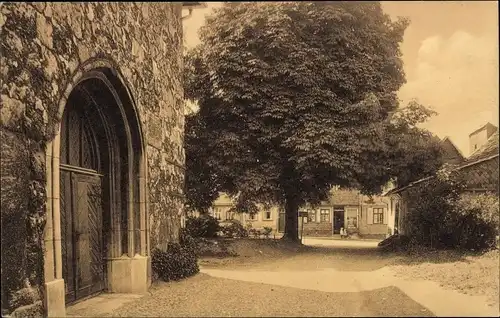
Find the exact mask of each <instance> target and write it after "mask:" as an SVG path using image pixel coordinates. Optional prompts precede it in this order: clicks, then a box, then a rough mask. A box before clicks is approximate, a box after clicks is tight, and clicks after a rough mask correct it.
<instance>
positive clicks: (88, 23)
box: [0, 2, 184, 317]
mask: <svg viewBox="0 0 500 318" xmlns="http://www.w3.org/2000/svg"><path fill="white" fill-rule="evenodd" d="M182 6H183V4H182V3H181V2H179V3H161V2H156V3H120V2H115V3H112V2H107V3H99V2H94V3H69V2H67V3H64V2H47V3H21V2H19V3H3V4H2V5H1V7H0V28H1V31H0V38H1V39H0V43H1V50H2V54H0V58H1V61H0V62H1V63H0V68H1V74H2V75H1V105H2V106H1V125H0V134H1V136H0V137H1V142H2V144H1V221H2V229H1V230H2V264H1V269H2V273H1V276H2V312H3V314H4V313H12V312H20V311H24V312H28V313H30V312H39V311H43V312H44V313H45V315H48V316H58V317H61V316H64V315H65V306H66V304H68V303H72V302H75V301H77V300H79V299H82V298H84V297H88V296H92V295H94V294H96V293H99V292H102V291H107V292H119V293H142V292H145V291H147V289H148V288H149V286H150V283H151V260H150V251H151V250H152V249H153V248H160V249H166V246H167V243H168V242H169V241H175V240H177V239H178V232H179V227H180V216H181V213H182V210H183V187H184V148H183V134H184V106H183V105H184V104H183V90H182V67H183V63H182V48H183V45H182V22H181V16H182Z"/></svg>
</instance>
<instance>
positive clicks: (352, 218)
mask: <svg viewBox="0 0 500 318" xmlns="http://www.w3.org/2000/svg"><path fill="white" fill-rule="evenodd" d="M388 202H389V200H387V199H385V198H382V197H379V196H373V197H369V196H365V195H361V194H360V193H359V191H357V190H343V189H334V190H332V191H331V196H330V199H329V200H328V201H325V202H321V204H320V205H318V206H317V207H312V206H303V207H301V208H300V209H299V211H301V212H307V218H304V219H303V222H304V226H303V235H304V236H333V235H337V234H340V229H341V228H342V227H344V228H346V229H347V230H348V232H349V233H350V234H356V235H359V236H361V237H373V238H383V237H385V236H386V235H387V234H388V233H389V232H390V231H391V228H390V227H389V226H390V220H391V218H390V215H388V213H389V209H388ZM233 207H234V202H233V201H232V200H231V198H230V197H228V196H227V195H226V194H224V193H221V195H220V196H219V198H218V199H217V200H216V201H215V202H214V204H213V206H212V208H211V209H210V211H209V213H210V215H212V216H214V217H215V218H217V219H218V220H219V221H220V222H224V221H227V220H238V221H239V222H241V223H242V224H243V225H245V226H248V227H250V226H251V227H252V228H254V229H263V228H264V227H270V228H272V229H273V233H274V234H275V235H279V233H282V232H283V231H284V229H285V212H284V209H282V208H280V207H277V206H272V207H269V208H265V207H264V206H261V207H260V209H259V211H258V212H257V213H256V214H254V215H250V214H247V213H236V212H234V211H232V208H233Z"/></svg>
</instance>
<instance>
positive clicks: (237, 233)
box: [222, 220, 248, 238]
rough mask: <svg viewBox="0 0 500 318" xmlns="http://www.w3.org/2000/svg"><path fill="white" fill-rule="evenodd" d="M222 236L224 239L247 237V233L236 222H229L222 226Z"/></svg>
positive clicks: (239, 223)
mask: <svg viewBox="0 0 500 318" xmlns="http://www.w3.org/2000/svg"><path fill="white" fill-rule="evenodd" d="M222 234H223V235H224V236H226V237H239V238H242V237H247V236H248V231H247V230H246V229H245V227H244V226H243V225H242V224H241V222H239V221H238V220H231V221H229V223H228V224H227V225H224V226H222Z"/></svg>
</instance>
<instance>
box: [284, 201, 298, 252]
mask: <svg viewBox="0 0 500 318" xmlns="http://www.w3.org/2000/svg"><path fill="white" fill-rule="evenodd" d="M298 211H299V204H298V203H297V200H296V199H292V198H290V199H287V200H286V202H285V234H284V235H283V239H284V240H288V241H291V242H294V243H299V242H300V240H299V218H298V217H299V213H298Z"/></svg>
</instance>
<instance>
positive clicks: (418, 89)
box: [184, 1, 499, 156]
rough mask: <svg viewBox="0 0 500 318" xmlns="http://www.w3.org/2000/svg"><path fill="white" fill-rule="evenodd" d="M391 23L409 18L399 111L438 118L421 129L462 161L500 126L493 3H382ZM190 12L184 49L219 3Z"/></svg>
mask: <svg viewBox="0 0 500 318" xmlns="http://www.w3.org/2000/svg"><path fill="white" fill-rule="evenodd" d="M381 3H382V8H383V9H384V11H385V12H386V13H388V14H389V15H390V16H391V18H393V19H396V18H397V17H398V16H404V17H408V18H409V19H410V21H411V24H410V26H409V27H408V29H407V30H406V32H405V36H404V40H403V43H402V45H401V50H402V53H403V56H402V59H403V62H404V70H405V73H406V80H407V83H406V84H405V85H404V86H403V87H402V88H401V89H400V91H399V93H398V95H399V98H400V99H401V100H402V102H403V105H404V104H405V103H406V102H407V101H409V100H411V99H413V98H415V99H417V100H418V101H419V102H420V103H422V104H424V105H426V106H429V107H431V108H432V109H434V110H435V111H436V112H437V113H438V115H437V116H435V117H433V118H432V119H430V120H429V121H428V122H427V123H425V124H424V125H423V127H424V128H427V129H429V130H430V131H432V132H433V133H435V134H436V135H437V136H439V137H440V138H444V137H446V136H448V137H449V138H450V139H451V140H452V141H453V142H454V143H455V145H456V146H457V147H458V148H459V149H460V150H461V151H462V153H463V154H464V155H465V156H468V155H469V139H468V138H469V137H468V136H469V134H470V133H471V132H472V131H474V130H476V129H478V128H480V127H481V126H482V125H484V124H486V123H487V122H490V123H492V124H494V125H496V126H497V127H498V124H499V120H498V117H499V112H498V108H499V106H498V102H499V94H498V91H499V74H498V71H499V65H498V55H499V52H498V46H499V45H498V3H497V1H382V2H381ZM207 5H208V7H207V8H206V9H196V10H193V13H192V16H191V17H190V18H189V19H187V20H185V21H184V39H185V44H186V46H187V47H193V46H195V45H197V44H198V43H199V39H198V29H199V28H200V27H201V26H202V25H203V24H204V22H205V15H207V14H210V12H211V11H212V9H213V8H214V7H217V6H220V5H221V3H220V2H208V3H207Z"/></svg>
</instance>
